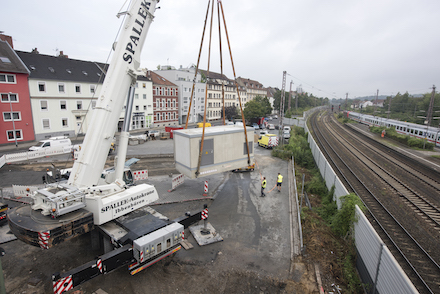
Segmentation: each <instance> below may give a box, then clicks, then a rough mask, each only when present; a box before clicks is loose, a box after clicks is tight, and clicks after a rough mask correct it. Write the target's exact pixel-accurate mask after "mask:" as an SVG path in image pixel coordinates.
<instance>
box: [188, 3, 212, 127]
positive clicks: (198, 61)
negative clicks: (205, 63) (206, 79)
mask: <svg viewBox="0 0 440 294" xmlns="http://www.w3.org/2000/svg"><path fill="white" fill-rule="evenodd" d="M209 4H210V3H209V2H208V8H207V9H206V16H205V23H204V25H203V33H202V41H201V42H200V49H199V56H198V58H197V65H196V70H195V72H194V79H193V85H192V90H191V98H190V99H189V108H188V114H187V115H186V123H185V129H187V128H188V119H189V116H190V114H191V105H192V99H193V96H194V87H195V85H196V82H197V74H198V72H199V64H200V56H201V55H202V47H203V40H204V39H205V31H206V21H207V20H208V14H209ZM206 95H207V94H206V91H205V109H206V99H207V97H206Z"/></svg>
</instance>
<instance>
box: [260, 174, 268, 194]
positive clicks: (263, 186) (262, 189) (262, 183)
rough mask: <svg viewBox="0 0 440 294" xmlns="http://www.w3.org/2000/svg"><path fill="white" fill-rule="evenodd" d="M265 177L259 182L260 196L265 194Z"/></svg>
mask: <svg viewBox="0 0 440 294" xmlns="http://www.w3.org/2000/svg"><path fill="white" fill-rule="evenodd" d="M266 184H267V182H266V177H263V181H262V182H261V197H264V196H266V194H264V189H266Z"/></svg>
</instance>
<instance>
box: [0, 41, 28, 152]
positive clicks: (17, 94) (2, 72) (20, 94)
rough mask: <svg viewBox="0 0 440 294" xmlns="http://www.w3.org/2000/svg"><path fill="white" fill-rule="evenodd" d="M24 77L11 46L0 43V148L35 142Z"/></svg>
mask: <svg viewBox="0 0 440 294" xmlns="http://www.w3.org/2000/svg"><path fill="white" fill-rule="evenodd" d="M28 77H29V70H28V68H27V67H26V66H25V65H24V63H23V62H22V61H21V59H20V58H19V57H18V55H17V54H16V53H15V51H14V49H13V48H12V47H11V45H10V44H9V43H8V42H5V41H1V40H0V96H1V98H0V114H1V117H0V145H3V144H19V143H20V142H26V141H34V140H35V133H34V125H33V123H32V108H31V102H30V97H29V83H28Z"/></svg>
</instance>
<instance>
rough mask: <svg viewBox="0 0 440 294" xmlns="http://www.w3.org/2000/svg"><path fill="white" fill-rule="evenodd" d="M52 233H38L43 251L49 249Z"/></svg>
mask: <svg viewBox="0 0 440 294" xmlns="http://www.w3.org/2000/svg"><path fill="white" fill-rule="evenodd" d="M49 238H50V231H45V232H38V244H40V247H41V248H43V249H49V241H48V240H49Z"/></svg>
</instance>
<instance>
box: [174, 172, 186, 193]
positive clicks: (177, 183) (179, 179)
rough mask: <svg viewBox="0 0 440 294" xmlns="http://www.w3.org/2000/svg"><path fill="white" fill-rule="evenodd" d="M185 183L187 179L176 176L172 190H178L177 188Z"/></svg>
mask: <svg viewBox="0 0 440 294" xmlns="http://www.w3.org/2000/svg"><path fill="white" fill-rule="evenodd" d="M184 182H185V177H184V176H183V175H182V174H180V175H177V176H175V177H174V178H173V181H172V183H171V189H172V190H174V189H176V187H177V186H180V185H182V184H183V183H184Z"/></svg>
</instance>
